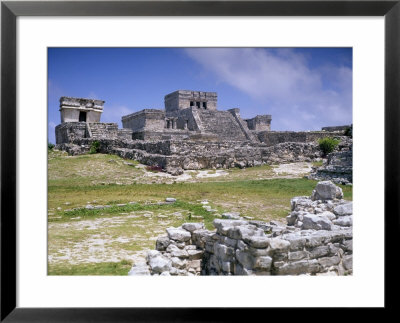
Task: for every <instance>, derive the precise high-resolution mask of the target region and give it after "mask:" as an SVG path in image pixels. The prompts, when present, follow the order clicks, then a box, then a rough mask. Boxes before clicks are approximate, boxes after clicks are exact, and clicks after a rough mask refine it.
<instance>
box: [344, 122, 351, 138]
mask: <svg viewBox="0 0 400 323" xmlns="http://www.w3.org/2000/svg"><path fill="white" fill-rule="evenodd" d="M344 135H345V136H347V137H350V138H353V125H351V126H350V127H348V128H346V130H345V131H344Z"/></svg>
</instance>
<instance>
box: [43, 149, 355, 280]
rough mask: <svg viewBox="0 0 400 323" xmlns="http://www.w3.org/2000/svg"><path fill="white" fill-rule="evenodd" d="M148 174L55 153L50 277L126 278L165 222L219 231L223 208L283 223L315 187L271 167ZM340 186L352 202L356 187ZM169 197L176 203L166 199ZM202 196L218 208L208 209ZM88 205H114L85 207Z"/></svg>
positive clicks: (97, 157) (124, 164) (129, 164)
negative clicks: (294, 201)
mask: <svg viewBox="0 0 400 323" xmlns="http://www.w3.org/2000/svg"><path fill="white" fill-rule="evenodd" d="M148 173H149V172H147V171H146V170H145V168H144V167H143V166H142V165H139V164H138V163H137V162H134V161H131V160H124V159H122V158H119V157H117V156H112V155H102V154H94V155H82V156H67V155H66V154H65V153H61V152H57V151H49V159H48V176H49V178H48V274H49V275H125V274H126V273H127V272H128V271H129V269H130V267H131V265H132V263H134V262H135V261H137V260H138V259H139V258H143V255H144V252H145V251H146V250H149V249H154V247H155V240H156V238H157V236H159V235H162V234H165V229H166V228H167V227H169V226H179V225H181V224H182V223H184V222H191V221H192V222H204V223H205V225H206V227H207V228H208V229H213V227H212V221H213V219H214V218H216V217H220V216H221V213H223V212H228V211H235V212H240V213H241V215H242V216H247V217H251V218H254V219H257V220H263V221H269V220H281V221H283V222H284V221H285V219H284V218H285V217H286V216H287V214H288V212H289V210H290V199H291V198H293V197H294V196H302V195H307V196H309V195H311V192H312V190H313V189H314V187H315V185H316V182H315V181H312V180H308V179H304V178H281V177H280V176H277V175H276V174H274V172H273V167H271V166H266V165H265V166H259V167H253V168H247V169H231V170H227V171H226V173H227V174H226V175H224V176H220V177H208V178H197V177H196V173H195V172H194V173H193V174H192V176H191V177H190V178H189V179H188V180H187V181H182V182H177V181H176V180H174V178H171V177H170V176H166V175H164V174H148ZM214 173H215V170H209V174H214ZM158 175H160V176H158ZM161 175H162V176H161ZM342 189H343V192H344V196H345V199H348V200H351V199H352V187H351V186H342ZM166 197H174V198H176V199H177V202H175V203H173V204H163V203H160V202H164V201H165V198H166ZM202 201H207V202H208V203H209V204H208V205H210V206H211V208H212V209H213V210H215V211H213V212H209V211H207V210H205V208H203V204H202V203H201V202H202ZM129 202H131V203H129ZM88 204H90V205H92V206H96V205H110V207H109V208H105V209H87V208H85V206H87V205H88ZM118 204H126V205H123V206H121V205H120V206H119V205H118Z"/></svg>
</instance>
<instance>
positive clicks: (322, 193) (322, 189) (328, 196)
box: [311, 181, 343, 201]
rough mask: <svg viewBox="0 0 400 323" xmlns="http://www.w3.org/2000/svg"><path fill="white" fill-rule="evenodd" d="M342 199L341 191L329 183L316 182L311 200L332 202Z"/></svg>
mask: <svg viewBox="0 0 400 323" xmlns="http://www.w3.org/2000/svg"><path fill="white" fill-rule="evenodd" d="M341 198H343V191H342V189H341V188H340V187H339V186H336V185H335V184H333V183H332V182H331V181H322V182H318V184H317V186H316V187H315V190H314V191H313V194H312V196H311V199H312V200H313V201H315V200H322V201H325V200H334V199H341Z"/></svg>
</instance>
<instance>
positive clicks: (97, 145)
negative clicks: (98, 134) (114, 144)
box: [89, 140, 100, 154]
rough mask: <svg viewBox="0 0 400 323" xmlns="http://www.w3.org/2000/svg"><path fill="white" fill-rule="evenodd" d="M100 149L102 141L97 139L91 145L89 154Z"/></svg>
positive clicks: (95, 152)
mask: <svg viewBox="0 0 400 323" xmlns="http://www.w3.org/2000/svg"><path fill="white" fill-rule="evenodd" d="M99 151H100V143H99V142H98V141H97V140H95V141H93V142H92V144H91V145H90V150H89V154H97V153H98V152H99Z"/></svg>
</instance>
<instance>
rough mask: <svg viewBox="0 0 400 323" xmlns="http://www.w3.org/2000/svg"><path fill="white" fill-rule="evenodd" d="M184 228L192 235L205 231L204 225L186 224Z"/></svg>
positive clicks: (183, 225)
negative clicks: (197, 231)
mask: <svg viewBox="0 0 400 323" xmlns="http://www.w3.org/2000/svg"><path fill="white" fill-rule="evenodd" d="M182 228H183V229H185V230H186V231H189V232H190V233H192V232H194V231H196V230H201V229H204V223H184V224H182Z"/></svg>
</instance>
